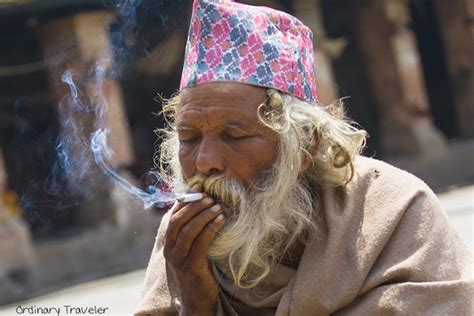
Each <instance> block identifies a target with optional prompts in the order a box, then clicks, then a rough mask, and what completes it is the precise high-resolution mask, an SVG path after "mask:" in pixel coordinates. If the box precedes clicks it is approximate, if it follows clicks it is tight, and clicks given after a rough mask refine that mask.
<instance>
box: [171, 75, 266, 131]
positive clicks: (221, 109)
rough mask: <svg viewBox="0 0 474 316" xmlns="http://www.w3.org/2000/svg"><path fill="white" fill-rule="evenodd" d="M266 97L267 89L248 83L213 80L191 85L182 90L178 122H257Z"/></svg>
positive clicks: (189, 123) (241, 124) (184, 123)
mask: <svg viewBox="0 0 474 316" xmlns="http://www.w3.org/2000/svg"><path fill="white" fill-rule="evenodd" d="M265 98H266V94H265V89H263V88H260V87H255V86H252V85H248V84H241V83H229V82H213V83H205V84H200V85H197V86H193V87H189V88H186V89H183V90H182V91H181V96H180V105H179V108H178V112H177V123H178V124H180V125H202V124H204V123H211V122H213V123H214V124H219V125H221V124H227V125H230V126H232V125H235V126H239V125H240V126H243V125H248V124H255V123H256V122H258V114H257V109H258V106H259V105H260V104H262V102H264V101H265Z"/></svg>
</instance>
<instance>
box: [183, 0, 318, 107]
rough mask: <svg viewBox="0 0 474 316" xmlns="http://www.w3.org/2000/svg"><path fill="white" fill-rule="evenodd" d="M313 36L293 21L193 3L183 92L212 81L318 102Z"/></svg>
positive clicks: (206, 1) (206, 0) (201, 0)
mask: <svg viewBox="0 0 474 316" xmlns="http://www.w3.org/2000/svg"><path fill="white" fill-rule="evenodd" d="M312 38H313V34H312V32H311V30H310V29H309V28H308V27H307V26H305V25H304V24H303V23H302V22H301V21H299V20H298V19H296V18H295V17H293V16H291V15H289V14H287V13H285V12H281V11H278V10H275V9H271V8H268V7H262V6H251V5H246V4H241V3H236V2H233V1H231V0H195V1H194V3H193V12H192V16H191V22H190V26H189V33H188V38H187V43H186V52H185V58H184V65H183V72H182V76H181V83H180V89H183V88H186V87H190V86H194V85H198V84H201V83H206V82H213V81H235V82H241V83H247V84H251V85H256V86H261V87H266V88H273V89H277V90H280V91H281V92H285V93H288V94H291V95H294V96H296V97H298V98H300V99H302V100H305V101H309V102H313V101H315V100H316V98H317V95H316V81H315V68H316V67H315V66H316V64H315V62H314V55H313V41H312Z"/></svg>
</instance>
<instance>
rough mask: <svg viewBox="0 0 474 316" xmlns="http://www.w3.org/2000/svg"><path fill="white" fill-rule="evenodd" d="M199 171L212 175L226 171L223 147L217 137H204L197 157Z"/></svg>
mask: <svg viewBox="0 0 474 316" xmlns="http://www.w3.org/2000/svg"><path fill="white" fill-rule="evenodd" d="M196 168H197V170H198V171H199V173H201V174H203V175H205V176H211V175H215V174H220V173H223V172H224V169H225V163H224V157H223V152H222V148H221V146H220V145H219V141H218V140H217V139H215V137H203V139H202V140H201V143H200V144H199V152H198V154H197V158H196Z"/></svg>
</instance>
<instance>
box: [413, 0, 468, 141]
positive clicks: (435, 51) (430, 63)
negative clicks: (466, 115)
mask: <svg viewBox="0 0 474 316" xmlns="http://www.w3.org/2000/svg"><path fill="white" fill-rule="evenodd" d="M435 5H436V4H435V1H432V0H410V12H411V18H412V28H413V31H414V32H415V34H416V38H417V44H418V49H419V52H420V56H421V60H422V65H423V72H424V76H425V83H426V90H427V93H428V97H429V102H430V105H431V112H432V114H433V119H434V123H435V125H436V126H437V127H438V128H439V129H440V130H441V131H442V132H443V133H444V135H445V136H446V137H447V138H453V137H456V136H458V135H459V133H458V129H457V124H456V123H457V122H456V115H455V112H454V104H453V93H452V90H451V86H450V82H449V78H448V70H447V68H446V63H445V60H446V56H445V55H444V48H443V44H442V41H441V37H440V31H439V28H438V21H437V16H436V12H435Z"/></svg>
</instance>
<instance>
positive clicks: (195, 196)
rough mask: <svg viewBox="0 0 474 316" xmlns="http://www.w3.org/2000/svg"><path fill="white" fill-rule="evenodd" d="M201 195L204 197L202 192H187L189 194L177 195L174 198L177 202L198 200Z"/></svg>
mask: <svg viewBox="0 0 474 316" xmlns="http://www.w3.org/2000/svg"><path fill="white" fill-rule="evenodd" d="M203 197H204V194H202V193H189V194H184V195H181V196H178V197H177V198H176V200H177V201H178V202H193V201H199V200H200V199H202V198H203Z"/></svg>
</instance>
